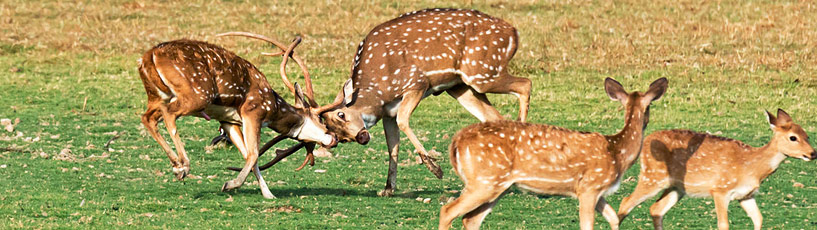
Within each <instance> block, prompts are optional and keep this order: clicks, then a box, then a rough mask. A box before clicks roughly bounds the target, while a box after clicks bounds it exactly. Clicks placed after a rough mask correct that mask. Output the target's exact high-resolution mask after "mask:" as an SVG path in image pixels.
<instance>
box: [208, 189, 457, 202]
mask: <svg viewBox="0 0 817 230" xmlns="http://www.w3.org/2000/svg"><path fill="white" fill-rule="evenodd" d="M270 192H272V194H273V195H275V197H278V198H290V197H300V196H341V197H343V196H356V197H372V198H374V197H379V196H378V195H377V193H378V192H379V190H358V189H354V188H352V189H343V188H327V187H304V188H280V189H276V188H274V187H270ZM441 193H443V190H441V189H437V190H424V191H406V192H402V193H400V192H399V191H398V192H395V194H394V196H393V198H402V199H412V200H413V199H416V198H417V197H437V196H439V194H441ZM220 194H230V195H232V196H236V195H241V196H244V195H247V196H253V195H259V196H260V195H261V189H260V188H258V187H255V188H239V189H236V190H233V191H227V192H221V191H201V192H199V193H198V194H196V196H195V197H197V198H202V197H207V196H219V195H220Z"/></svg>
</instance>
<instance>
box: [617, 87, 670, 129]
mask: <svg viewBox="0 0 817 230" xmlns="http://www.w3.org/2000/svg"><path fill="white" fill-rule="evenodd" d="M667 84H668V81H667V78H663V77H662V78H659V79H658V80H655V81H654V82H652V83H651V84H650V88H649V89H647V91H646V92H644V93H642V92H638V91H636V92H632V93H627V91H624V87H623V86H621V83H618V81H616V80H613V79H612V78H609V77H608V78H607V79H605V80H604V90H605V91H607V96H610V99H613V100H614V101H619V102H621V104H622V105H624V108H625V109H626V110H627V114H631V116H641V114H643V116H644V119H643V121H644V123H643V126H642V128H646V127H647V123H648V122H649V120H650V103H652V102H653V101H655V100H658V99H659V98H661V96H662V95H664V92H666V91H667Z"/></svg>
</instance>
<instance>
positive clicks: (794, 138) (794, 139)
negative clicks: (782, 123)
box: [789, 136, 797, 141]
mask: <svg viewBox="0 0 817 230" xmlns="http://www.w3.org/2000/svg"><path fill="white" fill-rule="evenodd" d="M789 140H791V141H797V137H795V136H790V137H789Z"/></svg>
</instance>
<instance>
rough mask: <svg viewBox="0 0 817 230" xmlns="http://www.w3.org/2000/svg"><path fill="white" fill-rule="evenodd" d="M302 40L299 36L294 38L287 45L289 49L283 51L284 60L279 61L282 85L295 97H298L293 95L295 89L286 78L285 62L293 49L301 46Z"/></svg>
mask: <svg viewBox="0 0 817 230" xmlns="http://www.w3.org/2000/svg"><path fill="white" fill-rule="evenodd" d="M302 40H303V39H301V36H296V37H295V40H293V41H292V43H290V44H289V47H287V48H286V49H285V50H284V60H282V61H281V70H280V72H281V80H282V81H284V85H286V86H287V88H289V91H291V92H292V94H293V95H295V97H298V94H297V93H295V87H294V86H292V82H290V81H289V78H288V77H287V61H289V56H290V55H291V54H292V51H294V50H295V47H296V46H298V44H301V41H302Z"/></svg>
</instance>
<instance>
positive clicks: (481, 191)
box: [439, 183, 508, 229]
mask: <svg viewBox="0 0 817 230" xmlns="http://www.w3.org/2000/svg"><path fill="white" fill-rule="evenodd" d="M472 184H476V183H467V184H466V187H465V188H464V189H463V190H462V194H461V195H460V197H458V198H457V199H456V200H454V201H452V202H451V203H448V204H446V205H445V206H443V207H442V208H441V209H440V225H439V229H448V228H450V227H451V222H453V221H454V219H456V218H457V217H458V216H462V215H466V216H465V217H464V218H463V223H464V224H465V225H466V228H467V229H472V227H473V226H474V225H476V227H477V228H478V227H479V225H480V224H481V223H482V220H483V219H484V218H485V216H486V215H488V212H489V211H490V210H491V208H493V206H494V205H495V204H496V202H497V201H498V200H499V198H500V196H501V195H502V194H503V193H504V192H505V190H507V189H508V187H507V186H500V185H499V184H496V185H493V186H490V185H480V186H473V185H472ZM468 185H472V186H470V187H469V186H468Z"/></svg>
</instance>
